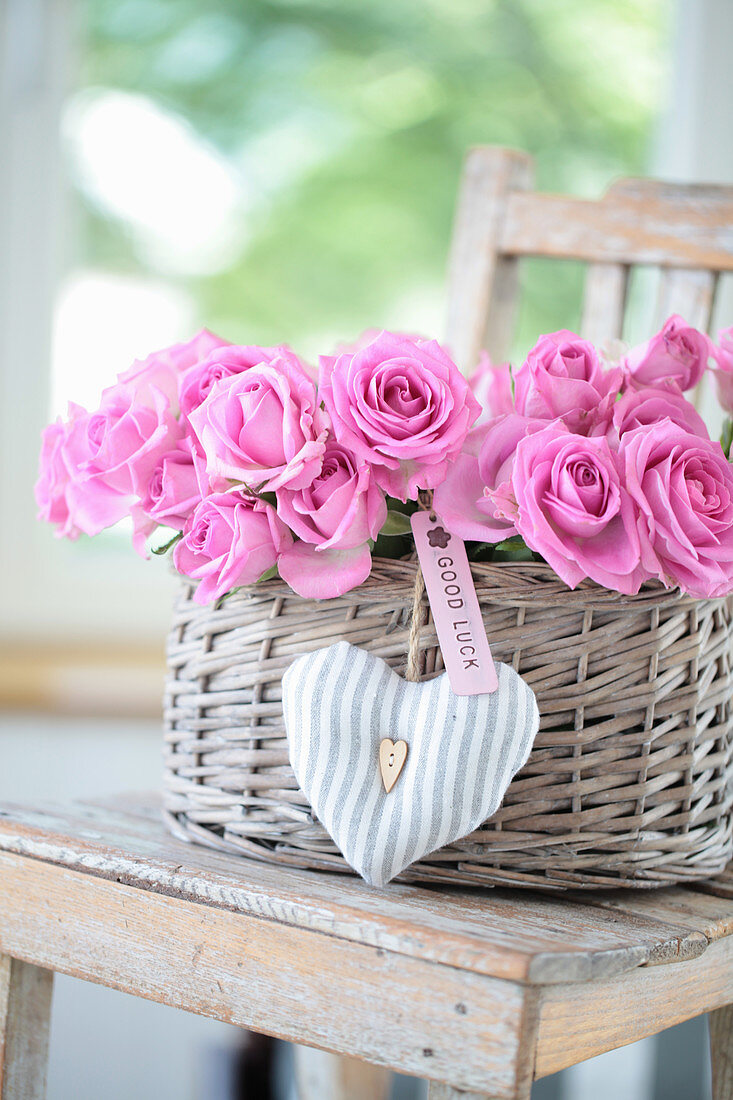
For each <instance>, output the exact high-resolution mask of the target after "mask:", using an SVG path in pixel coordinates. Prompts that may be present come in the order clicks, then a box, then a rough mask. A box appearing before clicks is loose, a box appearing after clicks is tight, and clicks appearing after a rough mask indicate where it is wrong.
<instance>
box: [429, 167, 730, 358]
mask: <svg viewBox="0 0 733 1100" xmlns="http://www.w3.org/2000/svg"><path fill="white" fill-rule="evenodd" d="M533 176H534V168H533V163H532V159H531V157H529V156H527V154H525V153H520V152H517V151H516V150H512V149H502V148H499V147H496V146H479V147H478V148H475V149H472V150H471V151H470V152H469V153H468V156H467V157H466V162H465V165H464V170H463V177H462V181H461V187H460V193H459V197H458V207H457V211H456V219H455V224H454V230H453V242H452V246H451V259H450V270H449V279H448V330H447V342H448V345H449V346H450V348H451V349H452V352H453V355H454V357H455V359H456V361H457V362H458V363H459V365H460V366H461V367H462V368H463V369H464V370H465V369H469V368H471V367H472V366H473V365H474V364H475V363H476V360H477V358H478V354H479V351H480V350H481V348H487V349H488V350H489V352H490V353H491V355H492V357H493V358H494V360H495V361H501V360H502V359H504V358H506V356H507V355H508V353H509V351H510V349H511V344H512V337H513V334H514V325H515V321H516V311H517V305H518V296H519V271H518V269H519V262H520V259H521V257H524V256H545V257H554V258H556V259H565V260H568V259H572V260H583V261H586V262H587V264H588V268H587V275H586V282H585V294H584V303H583V311H582V322H581V326H580V333H581V335H582V336H584V337H585V338H586V339H588V340H592V341H598V342H603V341H604V340H607V339H611V338H616V337H620V336H621V334H622V330H623V323H624V314H625V311H626V306H627V301H628V287H629V275H630V272H631V269H632V268H633V267H634V266H636V265H639V266H642V265H643V266H647V267H656V268H658V269H660V271H661V275H660V279H659V293H658V299H657V305H656V310H655V322H658V323H661V322H662V321H663V320H664V319H665V318H666V317H668V316H669V315H670V314H671V313H680V314H681V315H682V316H683V317H684V318H685V319H686V320H687V321H688V323H689V324H691V325H695V326H696V327H697V328H701V329H704V330H707V329H708V328H709V326H710V323H711V317H712V312H713V306H714V303H715V293H716V289H717V286H718V280H719V276H720V274H721V273H722V272H729V271H733V187H724V186H714V185H707V184H672V183H662V182H660V181H658V180H651V179H623V180H619V181H617V182H616V183H614V184H613V185H612V186H611V187H610V188H609V190H608V191H607V193H606V194H605V195H604V196H603V198H602V199H599V200H597V201H592V200H588V199H581V198H575V197H572V196H567V195H547V194H540V193H538V192H536V191H532V190H531V187H532V181H533Z"/></svg>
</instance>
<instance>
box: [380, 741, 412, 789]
mask: <svg viewBox="0 0 733 1100" xmlns="http://www.w3.org/2000/svg"><path fill="white" fill-rule="evenodd" d="M406 759H407V742H406V741H390V739H389V737H384V738H383V739H382V741H381V742H380V744H379V770H380V772H381V773H382V782H383V783H384V789H385V791H386V792H387V794H389V792H390V791H391V790H392V788H393V787H394V785H395V783H396V782H397V780H398V779H399V777H400V772H401V771H402V768H403V766H404V763H405V760H406Z"/></svg>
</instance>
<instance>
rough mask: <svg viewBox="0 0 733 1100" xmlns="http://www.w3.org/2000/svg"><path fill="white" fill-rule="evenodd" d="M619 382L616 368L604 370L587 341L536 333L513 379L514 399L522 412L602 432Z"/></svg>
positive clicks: (568, 334)
mask: <svg viewBox="0 0 733 1100" xmlns="http://www.w3.org/2000/svg"><path fill="white" fill-rule="evenodd" d="M622 381H623V372H622V371H621V370H620V369H619V368H613V369H611V370H608V371H604V369H603V367H602V365H601V361H600V359H599V358H598V354H597V352H596V350H595V348H594V347H593V345H592V344H589V343H588V341H587V340H581V338H580V337H579V336H576V335H575V333H573V332H568V331H567V329H561V330H560V331H559V332H553V333H550V334H549V335H548V336H541V337H540V338H539V340H538V341H537V343H536V344H535V346H534V347H533V348H532V350H531V351H530V353H529V355H528V356H527V358H526V359H525V361H524V363H523V364H522V366H521V367H520V368H519V370H518V371H517V373H516V375H515V378H514V404H515V407H516V410H517V412H518V413H521V414H522V416H529V417H537V418H539V419H541V420H556V419H557V418H558V417H562V420H563V422H564V423H565V424H566V425H567V427H568V428H569V429H570V431H572V432H577V433H578V434H580V435H590V434H592V433H599V432H603V431H604V430H605V428H606V427H607V425H608V423H609V421H610V419H611V416H612V413H613V403H614V401H615V399H616V396H617V394H618V392H619V389H620V387H621V383H622Z"/></svg>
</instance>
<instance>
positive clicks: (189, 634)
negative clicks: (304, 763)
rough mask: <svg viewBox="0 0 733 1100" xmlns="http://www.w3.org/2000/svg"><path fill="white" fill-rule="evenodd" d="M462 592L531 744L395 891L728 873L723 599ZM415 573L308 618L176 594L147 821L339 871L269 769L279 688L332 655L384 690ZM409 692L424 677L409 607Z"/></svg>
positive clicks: (281, 755)
mask: <svg viewBox="0 0 733 1100" xmlns="http://www.w3.org/2000/svg"><path fill="white" fill-rule="evenodd" d="M473 572H474V579H475V581H476V587H477V591H478V596H479V601H480V603H481V607H482V611H483V615H484V619H485V622H486V625H487V630H488V635H489V639H490V641H491V645H492V650H493V653H494V656H495V657H496V658H498V659H499V660H502V661H506V662H508V663H511V664H513V665H514V667H515V668H516V669H517V670H518V671H519V672H520V673H521V674H522V675H523V676H524V677H525V679H526V680H527V682H528V683H529V684H530V685H531V686H532V687H533V688H534V690H535V692H536V693H537V698H538V703H539V708H540V713H541V715H542V725H541V729H540V733H539V734H538V737H537V740H536V742H535V747H534V749H533V751H532V754H531V756H530V759H529V762H528V763H527V765H526V766H525V768H524V769H523V770H522V771H521V772H520V773H519V775H518V776H517V777H516V778H515V779H514V781H513V782H512V784H511V786H510V787H509V790H508V792H507V795H506V798H505V799H504V803H503V805H502V807H501V809H500V810H499V812H498V813H497V814H495V815H494V817H493V818H492V819H491V820H490V821H489V822H487V823H486V824H485V825H484V826H483V827H482V828H481V829H480V830H478V831H477V832H475V833H473V834H472V835H471V836H470V837H466V838H465V839H464V840H462V841H460V842H457V843H456V844H453V845H451V846H450V847H447V848H444V849H442V850H441V851H440V852H435V853H433V854H432V855H431V856H429V857H428V858H426V859H424V860H422V861H420V862H419V863H417V864H414V865H413V866H412V867H411V868H409V870H408V871H406V872H404V873H403V875H402V876H401V877H402V879H404V880H413V881H416V880H419V881H423V882H428V881H429V882H438V881H442V882H446V881H449V882H462V883H470V884H473V885H477V884H483V885H487V884H497V883H504V884H512V885H516V886H533V887H537V886H539V887H543V888H556V887H560V888H561V887H568V886H573V887H606V886H618V885H626V886H662V885H666V884H669V883H673V882H678V881H689V880H691V879H697V878H706V877H709V876H711V875H713V874H715V873H717V872H719V871H721V870H722V869H723V867H724V866H725V864H726V862H727V861H728V860H729V859H730V858H731V812H730V811H731V789H730V782H729V781H730V778H731V771H732V769H733V761H732V755H733V749H732V747H731V701H730V696H731V640H732V633H733V628H732V626H731V601H730V600H702V601H700V600H693V599H690V598H689V597H686V596H682V595H681V594H680V593H679V592H677V591H673V592H669V591H666V590H664V589H662V588H661V587H659V586H656V585H654V586H647V587H645V588H644V589H643V590H642V591H641V592H640V593H639V595H638V596H633V597H624V596H620V595H618V594H617V593H614V592H609V591H607V590H606V589H603V588H599V587H598V586H597V585H594V584H592V583H590V582H588V583H587V584H583V585H581V586H580V587H579V588H578V589H576V590H575V591H570V590H569V589H568V588H566V587H565V585H564V584H563V583H562V582H561V581H560V580H558V578H557V576H556V575H555V574H554V573H553V572H552V570H551V569H550V568H549V567H547V566H544V565H535V564H526V565H525V564H521V565H517V564H486V565H484V564H482V565H476V566H474V567H473ZM415 579H416V565H415V564H414V563H413V562H405V561H392V560H377V561H375V563H374V568H373V571H372V574H371V576H370V578H369V580H368V581H367V582H366V583H365V584H363V585H362V586H361V587H360V588H358V589H355V590H354V591H352V592H350V593H348V594H347V595H346V596H343V597H341V598H340V599H334V600H329V601H326V602H322V603H314V602H312V601H309V600H304V599H301V598H300V597H298V596H295V595H294V594H293V593H292V592H291V591H290V589H288V588H287V587H286V586H284V585H283V584H282V583H281V582H270V583H268V584H264V585H262V586H258V587H257V588H254V589H250V590H247V591H244V592H240V593H238V594H236V595H234V596H231V597H230V598H228V599H227V600H225V601H224V602H223V603H222V605H221V606H220V607H219V608H214V607H203V608H202V607H200V606H199V605H198V604H195V603H193V602H192V599H191V596H192V592H193V589H192V588H191V587H190V586H189V585H184V586H183V588H182V591H181V595H180V598H179V599H178V602H177V605H176V608H175V612H174V620H173V628H172V630H171V634H170V639H169V651H168V662H169V679H168V685H167V701H166V711H165V717H166V730H167V732H166V742H167V752H166V761H165V767H166V792H165V807H166V816H167V820H168V822H169V825H170V827H171V829H172V830H173V831H174V832H175V833H176V834H177V835H179V836H184V837H185V838H186V839H189V840H193V841H196V842H199V843H204V844H207V845H209V846H211V847H213V848H218V849H221V850H224V851H228V852H238V853H241V854H243V855H248V856H255V857H257V858H259V859H264V860H268V861H273V862H278V863H283V864H291V865H295V866H299V867H309V868H317V869H329V870H339V871H350V868H349V867H348V865H347V864H346V863H345V861H344V860H343V858H342V857H341V855H340V853H339V852H338V850H337V849H336V848H335V846H334V844H333V842H332V841H331V839H330V837H329V836H328V834H327V833H326V832H325V830H324V829H323V828H322V827H321V826H320V824H319V823H318V822H317V821H316V820H314V818H313V816H312V814H311V811H310V807H309V805H308V803H307V802H306V799H305V797H304V796H303V794H302V793H301V792H300V790H299V789H298V786H297V783H296V781H295V777H294V775H293V773H292V771H291V769H290V766H289V763H288V753H287V743H286V740H285V733H284V728H283V717H282V709H281V683H280V679H281V676H282V674H283V672H284V670H285V669H286V667H287V666H288V664H289V663H290V662H291V661H292V660H293V658H294V657H296V656H297V655H298V654H300V653H304V652H306V651H310V650H313V649H318V648H320V647H322V646H324V645H329V644H331V643H332V642H333V641H335V640H337V639H339V638H345V639H347V640H348V641H349V642H352V643H353V644H355V645H359V646H363V647H364V648H366V649H369V650H371V651H372V652H373V653H377V654H379V656H381V657H383V658H384V659H385V660H386V661H387V662H388V663H389V664H390V665H391V666H393V667H394V668H396V669H397V670H398V671H404V668H405V661H406V655H407V642H408V635H409V631H410V623H411V618H412V611H413V594H414V590H415ZM423 615H424V618H425V623H424V625H423V627H422V629H421V630H420V634H419V651H420V672H421V677H422V678H423V679H427V678H429V677H431V676H433V675H435V674H437V673H438V672H439V671H440V670H441V668H442V662H441V656H440V650H439V649H438V648H437V638H436V635H435V631H434V627H433V624H432V621H431V620H430V618H429V609H428V607H427V604H426V602H425V598H424V597H423Z"/></svg>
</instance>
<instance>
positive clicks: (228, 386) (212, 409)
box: [189, 348, 327, 491]
mask: <svg viewBox="0 0 733 1100" xmlns="http://www.w3.org/2000/svg"><path fill="white" fill-rule="evenodd" d="M189 422H190V424H191V427H192V429H193V431H194V433H195V436H196V440H197V444H198V446H200V448H201V449H202V451H203V453H204V455H205V456H206V469H207V471H208V473H209V476H210V477H211V478H213V479H217V478H228V479H231V480H232V481H238V482H242V483H244V484H245V485H247V486H249V487H250V488H252V489H255V488H260V489H263V490H268V491H272V490H275V489H279V488H280V487H281V486H283V485H290V487H291V488H294V489H298V488H303V487H304V486H306V485H309V484H310V482H311V481H312V480H313V478H314V477H315V476H316V474H317V473H318V471H319V470H320V468H321V462H322V459H323V449H324V442H325V437H326V428H327V423H326V420H325V418H324V417H323V414H322V413H321V412H320V410H319V408H318V399H317V397H316V387H315V385H314V383H313V382H312V380H311V379H310V378H309V377H308V375H307V374H306V373H305V371H304V370H303V367H302V366H301V364H300V362H299V360H298V359H297V357H296V356H295V355H294V354H293V353H292V352H290V351H289V350H288V349H287V348H280V349H278V354H277V356H276V357H275V358H274V359H272V360H271V361H270V362H267V363H259V364H257V365H256V366H252V367H249V368H247V369H245V370H243V371H242V373H238V374H233V375H231V376H230V377H223V378H221V379H220V380H219V381H218V382H215V383H214V384H213V385H212V387H211V389H210V391H209V394H208V396H207V397H206V399H205V400H204V401H203V403H202V404H201V405H199V406H198V408H195V409H194V410H193V411H192V412H191V413H190V415H189Z"/></svg>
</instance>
